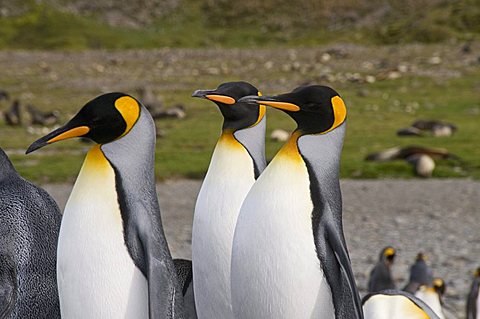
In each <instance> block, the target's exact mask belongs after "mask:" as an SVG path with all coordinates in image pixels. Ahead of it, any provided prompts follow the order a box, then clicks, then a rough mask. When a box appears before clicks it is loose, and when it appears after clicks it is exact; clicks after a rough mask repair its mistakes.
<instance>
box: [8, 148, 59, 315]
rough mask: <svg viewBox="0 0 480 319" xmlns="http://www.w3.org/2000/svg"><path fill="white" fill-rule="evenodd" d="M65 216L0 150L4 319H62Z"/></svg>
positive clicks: (48, 196)
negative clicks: (59, 273) (59, 268)
mask: <svg viewBox="0 0 480 319" xmlns="http://www.w3.org/2000/svg"><path fill="white" fill-rule="evenodd" d="M60 222H61V214H60V210H59V209H58V206H57V204H56V203H55V201H54V200H53V199H52V198H51V197H50V195H48V193H47V192H45V191H44V190H43V189H41V188H39V187H37V186H35V185H33V184H32V183H30V182H28V181H26V180H25V179H23V178H22V177H21V176H20V175H19V174H18V173H17V172H16V171H15V168H14V167H13V165H12V163H11V162H10V160H9V159H8V157H7V155H6V154H5V153H4V152H3V150H1V149H0V314H1V316H0V317H1V318H12V319H13V318H22V319H23V318H27V319H28V318H32V319H33V318H60V307H59V300H58V292H57V281H56V255H57V241H58V234H59V229H60Z"/></svg>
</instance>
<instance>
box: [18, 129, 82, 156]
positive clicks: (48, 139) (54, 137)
mask: <svg viewBox="0 0 480 319" xmlns="http://www.w3.org/2000/svg"><path fill="white" fill-rule="evenodd" d="M88 132H90V128H89V127H88V126H85V125H80V126H76V125H74V124H72V123H71V122H69V123H67V124H66V125H64V126H62V127H60V128H58V129H56V130H54V131H53V132H51V133H49V134H47V135H45V136H44V137H42V138H40V139H38V140H36V141H35V142H33V143H32V144H31V145H30V146H29V147H28V149H27V151H26V154H29V153H31V152H33V151H36V150H38V149H39V148H42V147H44V146H45V145H48V144H52V143H55V142H58V141H63V140H66V139H69V138H73V137H80V136H84V135H85V134H88Z"/></svg>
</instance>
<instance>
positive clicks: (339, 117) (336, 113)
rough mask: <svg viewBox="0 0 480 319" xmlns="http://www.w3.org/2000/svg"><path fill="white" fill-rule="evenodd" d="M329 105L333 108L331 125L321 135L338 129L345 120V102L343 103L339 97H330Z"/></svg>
mask: <svg viewBox="0 0 480 319" xmlns="http://www.w3.org/2000/svg"><path fill="white" fill-rule="evenodd" d="M331 103H332V107H333V118H334V119H333V125H332V127H330V128H329V129H328V130H326V131H325V132H323V133H328V132H330V131H332V130H334V129H335V128H337V127H339V126H340V125H341V124H342V123H343V122H345V119H346V118H347V107H346V106H345V102H343V100H342V98H341V97H339V96H338V95H337V96H334V97H332V100H331Z"/></svg>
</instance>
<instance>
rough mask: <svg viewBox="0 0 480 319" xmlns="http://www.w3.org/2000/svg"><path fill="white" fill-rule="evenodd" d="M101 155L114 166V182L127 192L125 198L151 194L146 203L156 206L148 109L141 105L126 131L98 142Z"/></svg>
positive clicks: (150, 119)
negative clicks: (109, 141) (127, 131)
mask: <svg viewBox="0 0 480 319" xmlns="http://www.w3.org/2000/svg"><path fill="white" fill-rule="evenodd" d="M101 149H102V151H103V153H104V154H105V157H106V158H107V159H108V161H109V162H110V163H111V165H112V166H113V168H114V170H115V175H116V176H115V177H116V180H117V181H116V182H117V184H118V183H119V182H121V185H117V187H119V186H121V187H123V188H124V191H125V193H126V195H127V198H126V200H132V201H136V200H139V199H141V198H145V195H144V194H151V195H153V194H155V196H152V197H151V198H153V199H154V200H153V201H149V203H146V204H147V205H150V206H151V207H150V208H151V209H155V210H158V209H159V205H158V200H156V198H157V196H156V190H155V169H154V164H155V126H154V123H153V119H152V117H151V116H150V114H149V113H148V111H147V110H146V109H145V108H144V107H142V108H141V112H140V117H139V119H138V121H137V123H136V124H135V125H134V126H133V127H132V129H131V130H130V132H129V133H128V134H126V135H125V136H123V137H121V138H119V139H118V140H115V141H113V142H111V143H107V144H103V145H101Z"/></svg>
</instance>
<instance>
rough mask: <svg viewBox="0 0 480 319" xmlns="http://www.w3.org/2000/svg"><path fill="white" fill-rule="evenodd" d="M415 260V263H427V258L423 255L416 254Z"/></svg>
mask: <svg viewBox="0 0 480 319" xmlns="http://www.w3.org/2000/svg"><path fill="white" fill-rule="evenodd" d="M415 260H416V261H427V260H428V257H427V256H426V255H425V254H424V253H418V254H417V257H416V258H415Z"/></svg>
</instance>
